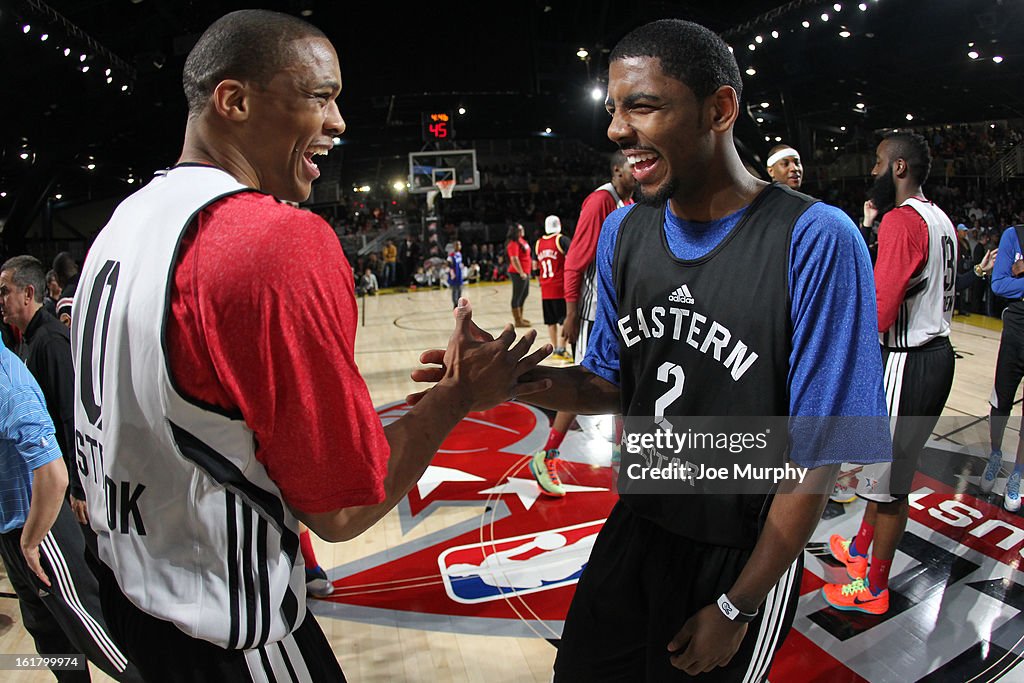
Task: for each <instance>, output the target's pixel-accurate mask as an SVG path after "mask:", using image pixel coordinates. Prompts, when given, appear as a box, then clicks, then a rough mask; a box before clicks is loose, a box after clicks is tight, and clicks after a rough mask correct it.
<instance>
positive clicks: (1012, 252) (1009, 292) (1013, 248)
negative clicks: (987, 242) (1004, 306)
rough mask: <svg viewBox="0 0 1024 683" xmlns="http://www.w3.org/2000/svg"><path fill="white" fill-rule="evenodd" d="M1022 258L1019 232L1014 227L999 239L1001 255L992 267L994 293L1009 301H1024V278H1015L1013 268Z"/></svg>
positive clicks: (997, 255)
mask: <svg viewBox="0 0 1024 683" xmlns="http://www.w3.org/2000/svg"><path fill="white" fill-rule="evenodd" d="M1020 258H1021V245H1020V242H1019V241H1018V240H1017V231H1016V230H1014V229H1013V228H1012V227H1010V228H1007V229H1006V230H1004V231H1003V236H1002V237H1000V238H999V253H998V254H996V262H995V265H994V266H993V267H992V291H993V292H995V293H996V294H998V295H999V296H1001V297H1005V298H1007V299H1017V300H1018V301H1019V300H1021V299H1024V277H1014V276H1013V274H1012V272H1011V270H1010V269H1011V268H1013V264H1014V263H1015V262H1016V261H1017V260H1019V259H1020Z"/></svg>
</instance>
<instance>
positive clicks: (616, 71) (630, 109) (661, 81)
mask: <svg viewBox="0 0 1024 683" xmlns="http://www.w3.org/2000/svg"><path fill="white" fill-rule="evenodd" d="M605 106H606V108H607V109H608V113H609V114H611V117H612V121H611V123H610V124H609V126H608V138H609V139H610V140H611V141H612V142H614V143H616V144H617V145H618V146H619V148H620V149H621V150H622V152H623V153H624V154H625V155H626V159H627V160H628V161H629V162H630V163H631V164H632V166H633V178H634V179H635V180H636V184H637V186H638V187H639V188H640V198H641V200H642V201H643V202H645V203H652V204H660V203H663V202H664V201H665V200H667V199H670V198H675V199H680V200H681V199H685V198H687V197H691V196H693V195H694V194H695V193H696V192H697V191H698V190H699V189H700V188H701V187H702V186H703V183H704V178H705V175H704V173H705V171H706V169H707V165H708V164H709V162H710V160H711V158H712V156H713V147H714V145H713V140H712V136H711V132H710V130H709V126H708V125H707V121H706V119H707V116H706V115H705V113H704V112H703V111H702V106H703V103H702V102H700V101H698V100H697V97H696V96H695V95H694V94H693V91H692V90H690V88H689V87H687V86H686V84H684V83H683V82H681V81H679V80H676V79H675V78H672V77H671V76H668V75H666V74H665V72H664V71H663V70H662V68H661V60H660V59H658V58H656V57H626V58H624V59H619V60H615V61H613V62H612V63H611V65H610V67H609V69H608V99H607V100H606V102H605Z"/></svg>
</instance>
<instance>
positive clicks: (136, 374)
mask: <svg viewBox="0 0 1024 683" xmlns="http://www.w3.org/2000/svg"><path fill="white" fill-rule="evenodd" d="M243 191H247V188H245V187H243V186H241V185H240V184H239V183H238V182H237V181H236V180H235V179H234V178H232V177H231V176H229V175H228V174H227V173H225V172H223V171H221V170H219V169H216V168H210V167H203V166H181V167H177V168H174V169H171V170H170V171H167V172H164V173H160V174H158V175H157V177H156V178H155V179H154V180H153V181H152V182H150V183H149V184H147V185H146V186H145V187H143V188H142V189H141V190H139V191H138V192H136V193H135V194H133V195H132V196H130V197H129V198H128V199H126V200H125V201H124V202H122V203H121V205H120V206H118V207H117V210H116V211H115V212H114V215H113V216H112V217H111V219H110V222H109V223H108V224H107V226H106V227H105V228H104V229H103V230H102V231H101V232H100V234H99V236H98V237H97V238H96V242H95V243H94V244H93V246H92V248H91V249H90V251H89V255H88V258H87V259H86V262H85V268H84V269H83V271H82V276H81V280H80V283H79V285H78V292H77V297H76V300H75V314H74V316H73V317H72V330H71V338H72V345H73V347H72V353H73V357H74V360H75V370H76V373H75V426H76V441H77V449H76V450H77V458H76V461H77V465H78V469H79V472H80V474H81V478H82V483H83V484H84V486H85V491H86V498H87V501H88V506H89V517H90V519H91V523H92V527H93V529H94V530H95V531H96V533H97V535H98V541H99V554H100V558H101V559H102V560H103V562H104V563H106V564H107V565H108V566H109V567H110V568H111V569H112V570H113V572H114V575H115V576H116V577H117V581H118V583H119V584H120V586H121V589H122V591H123V592H124V593H125V595H126V596H128V598H129V599H130V600H131V601H132V602H133V603H134V604H135V605H136V606H137V607H138V608H139V609H141V610H143V611H144V612H146V613H148V614H150V615H152V616H154V617H157V618H159V619H164V620H166V621H170V622H172V623H174V624H175V625H177V626H178V628H180V629H181V630H182V631H183V632H185V633H186V634H187V635H189V636H191V637H193V638H200V639H203V640H207V641H210V642H212V643H214V644H216V645H219V646H221V647H224V648H229V649H251V648H254V647H258V646H261V645H263V644H265V643H268V642H275V641H277V640H280V639H281V638H284V637H285V636H287V635H288V634H289V633H291V632H292V631H293V630H295V628H297V627H298V626H299V625H300V624H301V623H302V620H303V618H304V617H305V610H306V590H305V574H304V571H303V564H302V556H301V554H300V553H299V537H298V523H297V521H296V519H295V518H294V517H293V516H292V514H291V513H290V511H289V510H288V507H287V506H286V505H285V504H284V502H283V500H282V497H281V493H280V491H279V490H278V488H277V486H276V485H275V484H274V482H273V481H272V480H271V479H270V477H269V476H268V475H267V472H266V470H265V469H264V467H263V465H262V464H260V462H259V461H257V460H256V457H255V450H256V444H255V439H254V436H253V433H252V431H251V430H250V429H249V427H248V426H246V424H245V422H244V421H243V420H242V418H241V416H240V415H232V414H226V413H225V412H224V411H222V410H220V409H218V408H215V407H212V406H200V405H195V404H194V403H191V402H189V401H188V400H186V399H185V398H183V397H182V396H181V395H180V394H179V393H178V391H177V389H176V388H175V386H174V382H173V381H172V379H171V375H170V371H169V369H168V360H167V349H166V346H165V336H164V333H165V327H166V323H167V320H168V318H169V316H170V310H169V308H170V300H169V299H170V291H171V283H172V280H173V272H174V262H175V259H176V255H177V252H178V245H179V243H180V241H181V237H182V235H183V234H184V232H185V230H186V228H187V226H188V225H189V223H190V222H191V221H192V219H193V218H194V216H195V215H196V214H197V213H198V212H199V211H200V210H201V209H203V208H204V207H206V206H208V205H209V204H211V203H213V202H214V201H216V200H217V199H219V198H222V197H225V196H227V195H231V194H234V193H237V192H243ZM254 277H255V274H254ZM239 343H244V340H239Z"/></svg>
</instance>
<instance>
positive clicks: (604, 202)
mask: <svg viewBox="0 0 1024 683" xmlns="http://www.w3.org/2000/svg"><path fill="white" fill-rule="evenodd" d="M614 210H615V200H614V199H613V198H612V196H611V195H610V194H609V193H607V192H605V191H604V190H599V191H596V192H592V193H591V194H590V195H588V196H587V198H586V199H584V200H583V206H582V207H580V217H579V220H578V221H576V232H575V233H573V236H572V244H571V245H570V246H569V251H568V252H566V254H565V303H566V305H568V304H570V303H571V304H575V303H576V302H577V301H579V298H580V280H581V279H582V278H583V274H584V273H585V272H587V268H589V267H590V264H591V263H593V262H594V257H595V256H596V254H597V240H598V237H599V236H600V234H601V224H602V223H604V219H605V218H606V217H607V216H608V214H610V213H611V212H612V211H614Z"/></svg>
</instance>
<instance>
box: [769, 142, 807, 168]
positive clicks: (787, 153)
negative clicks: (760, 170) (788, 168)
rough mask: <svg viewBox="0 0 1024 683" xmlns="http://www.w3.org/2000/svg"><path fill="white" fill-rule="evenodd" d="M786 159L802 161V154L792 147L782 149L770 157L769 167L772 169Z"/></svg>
mask: <svg viewBox="0 0 1024 683" xmlns="http://www.w3.org/2000/svg"><path fill="white" fill-rule="evenodd" d="M786 157H796V160H797V161H800V153H799V152H797V151H796V150H795V149H793V148H791V147H786V148H785V149H780V150H779V151H778V152H776V153H775V154H773V155H771V156H770V157H768V162H767V165H768V167H769V168H771V167H772V166H774V165H775V164H776V163H778V162H779V161H781V160H782V159H785V158H786Z"/></svg>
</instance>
